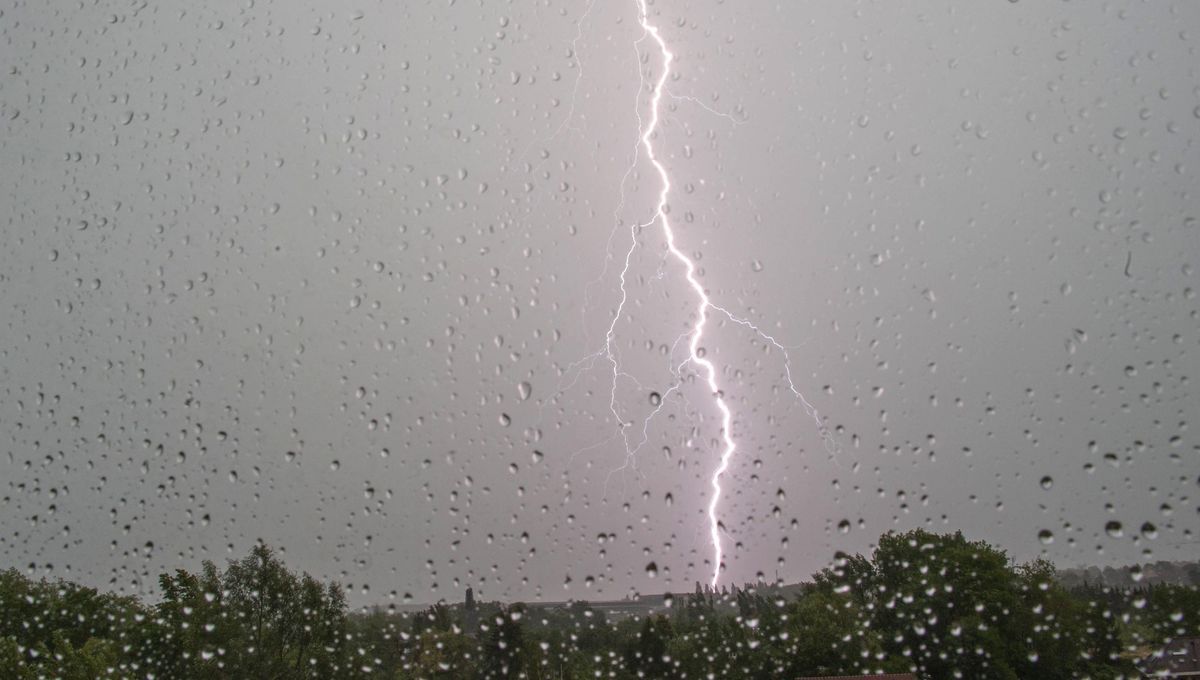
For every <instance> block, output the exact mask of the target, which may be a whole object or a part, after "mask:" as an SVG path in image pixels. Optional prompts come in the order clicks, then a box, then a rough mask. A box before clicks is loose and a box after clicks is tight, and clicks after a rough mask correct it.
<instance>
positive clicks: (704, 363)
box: [622, 0, 737, 588]
mask: <svg viewBox="0 0 1200 680" xmlns="http://www.w3.org/2000/svg"><path fill="white" fill-rule="evenodd" d="M637 4H638V23H640V24H641V26H642V30H644V31H645V32H646V35H648V36H650V37H651V38H653V39H654V42H655V43H656V44H657V45H658V49H659V51H660V52H661V53H662V71H661V73H659V75H658V81H657V82H656V83H654V89H653V91H652V92H653V93H652V95H651V97H650V121H649V123H648V124H647V125H646V126H645V127H644V128H643V130H642V134H641V146H642V148H643V149H644V150H645V152H646V158H647V160H649V161H650V164H651V165H653V166H654V169H655V171H657V172H658V176H659V179H660V180H662V188H661V189H660V190H659V192H658V204H657V205H656V206H655V208H654V219H653V220H652V222H658V223H659V224H660V225H662V231H663V237H664V238H665V239H666V241H667V251H668V252H669V253H670V254H671V256H672V257H674V258H675V259H676V260H678V261H679V263H680V264H682V265H683V267H684V270H685V272H686V274H685V278H686V279H687V282H688V285H689V286H691V288H692V290H693V291H694V292H695V293H696V298H697V303H696V317H697V320H696V326H695V328H693V329H692V332H691V337H690V338H689V340H688V354H689V357H688V358H689V360H690V361H691V363H693V364H694V365H696V366H699V367H700V369H701V371H702V372H703V374H704V379H705V381H706V382H707V383H708V390H709V392H710V393H711V394H712V397H713V400H714V401H715V402H716V404H717V410H719V411H720V412H721V444H722V446H721V458H720V462H719V463H718V464H717V467H716V468H715V469H714V470H713V473H712V477H710V478H709V484H710V485H711V486H712V498H711V499H710V500H709V502H708V529H709V538H710V540H712V549H713V575H712V586H713V587H714V588H715V587H716V586H717V582H718V581H719V580H720V578H721V567H722V564H723V559H724V551H723V549H722V546H721V531H720V528H721V522H720V520H719V519H718V518H717V506H718V505H719V504H720V502H721V492H722V489H721V476H722V475H724V474H725V471H726V470H728V469H729V462H730V460H731V459H732V458H733V454H734V452H735V451H737V443H736V442H734V440H733V412H732V411H731V410H730V409H729V404H728V403H726V401H725V396H724V394H723V393H722V392H721V387H720V385H718V384H717V367H716V366H715V365H714V364H713V362H712V361H711V360H709V359H708V358H706V357H705V356H704V355H702V354H701V353H700V341H701V340H703V338H704V327H705V326H706V325H707V324H708V313H709V311H710V310H712V309H713V304H712V301H711V300H709V298H708V293H706V292H705V291H704V286H702V285H700V282H699V281H698V280H696V263H695V262H692V259H691V258H690V257H688V256H687V255H685V254H684V253H683V251H681V250H679V247H678V246H677V245H676V243H675V230H674V229H673V228H672V227H671V220H670V218H668V217H667V212H666V207H667V197H668V196H670V194H671V177H670V175H668V174H667V169H666V168H665V167H663V164H662V162H660V161H659V160H658V154H657V153H655V150H654V143H653V141H652V139H653V137H654V132H655V131H656V130H657V129H658V122H659V104H660V103H661V102H662V97H663V89H664V87H665V85H666V84H667V78H669V77H670V75H671V62H673V61H674V60H675V55H674V54H672V53H671V50H670V49H669V48H668V47H667V41H666V40H664V39H663V37H662V34H661V33H660V32H659V30H658V26H656V25H654V24H653V23H651V21H650V12H649V9H648V8H647V6H646V0H637ZM625 261H626V264H627V265H628V262H629V258H628V257H626V260H625ZM622 289H624V286H622ZM622 302H624V300H622Z"/></svg>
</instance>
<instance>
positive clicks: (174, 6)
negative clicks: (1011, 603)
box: [0, 0, 1200, 603]
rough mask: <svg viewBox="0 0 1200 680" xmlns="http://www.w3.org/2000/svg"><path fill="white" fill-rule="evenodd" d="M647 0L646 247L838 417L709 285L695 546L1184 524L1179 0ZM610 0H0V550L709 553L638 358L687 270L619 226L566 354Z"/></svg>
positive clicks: (186, 559) (1190, 23) (586, 556)
mask: <svg viewBox="0 0 1200 680" xmlns="http://www.w3.org/2000/svg"><path fill="white" fill-rule="evenodd" d="M651 14H652V18H653V20H654V21H655V22H656V23H657V24H658V25H660V26H661V28H662V32H663V36H664V38H665V39H666V40H667V41H668V43H669V44H670V46H671V49H672V51H673V52H674V53H675V55H676V58H677V61H676V63H675V64H674V66H673V69H672V70H673V73H672V77H671V78H670V80H669V83H668V92H667V93H666V94H667V96H666V98H665V99H664V110H663V114H664V115H663V120H662V122H661V126H660V129H659V134H658V135H657V136H656V138H655V141H654V143H655V145H656V148H657V149H659V156H660V158H661V159H662V160H663V162H664V164H665V165H666V167H667V168H668V169H669V171H670V173H671V177H672V182H673V191H672V194H671V196H670V199H669V209H670V214H671V218H672V220H674V222H675V224H676V225H677V234H678V238H679V240H680V247H681V248H682V250H684V251H685V252H687V253H688V254H690V255H692V256H693V257H694V258H695V259H696V260H697V262H698V266H699V273H700V279H701V281H702V282H703V284H704V285H705V286H706V288H707V290H708V291H709V293H710V295H711V296H712V298H713V300H714V301H715V302H717V303H719V304H721V305H723V306H725V307H727V308H729V309H730V310H731V311H734V312H736V313H738V314H741V315H743V316H744V317H745V318H746V319H748V320H750V321H752V322H753V323H755V324H758V325H759V326H760V327H761V328H762V329H763V330H764V331H766V332H769V333H770V334H771V335H772V336H773V337H775V338H777V339H778V340H779V341H780V342H781V343H782V344H783V345H785V346H787V347H788V352H789V355H790V357H791V370H792V375H793V377H794V378H795V381H796V385H797V387H799V388H800V389H801V390H802V391H803V392H804V393H805V395H806V397H807V398H808V399H809V401H811V402H812V403H813V405H814V406H816V408H817V409H818V410H819V411H820V413H821V416H822V418H823V419H824V421H825V422H826V424H827V425H828V427H829V428H831V429H832V431H833V432H834V433H835V437H836V440H837V442H838V444H839V447H840V448H839V450H838V451H837V452H836V453H833V454H831V453H830V452H828V451H827V450H826V449H825V447H823V446H822V442H821V437H820V433H819V432H818V429H817V427H816V426H815V425H814V423H813V422H812V420H811V419H809V418H807V417H806V416H805V413H804V410H803V408H801V405H800V403H799V402H798V401H797V400H796V399H795V398H794V397H793V396H792V395H791V394H790V392H789V391H788V390H787V389H786V382H785V381H784V361H783V356H782V353H781V352H779V351H778V350H774V349H773V348H768V346H766V345H765V344H764V343H763V342H762V341H761V340H759V339H758V338H757V337H756V336H755V335H754V334H753V333H750V332H748V331H747V329H745V328H743V327H741V326H738V325H736V324H732V323H729V322H728V321H724V320H722V319H720V318H714V320H713V322H712V323H711V324H710V330H709V332H708V333H707V334H706V336H705V339H704V342H703V346H704V349H705V351H706V353H707V356H708V357H709V358H711V359H712V360H713V361H714V362H716V364H717V365H718V366H719V367H720V369H721V373H720V376H719V380H720V382H721V386H722V388H723V390H724V392H725V395H726V397H727V398H728V399H729V401H730V404H731V405H732V406H733V407H734V411H735V422H734V435H735V437H736V439H737V440H738V443H739V451H738V453H737V455H736V458H735V459H734V462H733V465H732V467H731V468H730V471H729V473H728V474H727V475H726V479H725V486H726V489H727V495H726V497H725V499H724V501H723V502H722V504H721V517H722V522H723V524H724V527H725V530H726V537H725V541H726V544H727V549H728V555H727V571H726V574H725V576H724V579H723V580H724V582H726V583H732V582H744V581H748V580H752V579H754V578H756V576H757V575H759V574H761V575H762V576H763V577H765V578H768V579H773V578H775V577H776V576H778V577H779V578H783V579H785V580H788V581H794V580H800V579H803V578H806V577H807V576H808V575H809V574H811V573H812V572H813V571H815V570H817V569H819V568H821V567H822V566H825V565H827V564H828V563H829V561H830V559H831V558H832V556H833V554H834V552H835V551H838V550H842V551H850V552H853V551H866V550H869V549H870V547H871V545H872V542H873V541H874V540H875V539H876V538H877V537H878V535H879V534H880V533H881V532H883V531H887V530H889V529H897V530H904V529H909V528H913V527H918V526H923V527H927V528H930V529H932V530H937V531H951V530H960V529H961V530H962V531H964V532H966V533H967V534H968V536H970V537H972V538H978V539H984V540H988V541H991V542H994V543H997V544H999V545H1001V546H1003V547H1004V548H1005V549H1007V550H1008V551H1009V552H1010V554H1011V555H1013V556H1014V557H1015V558H1018V559H1022V560H1024V559H1029V558H1031V557H1036V556H1039V555H1044V556H1046V557H1048V558H1050V559H1052V560H1054V561H1055V562H1056V563H1058V564H1059V565H1060V566H1071V565H1079V564H1112V563H1128V562H1134V561H1148V560H1157V559H1195V558H1197V557H1200V550H1198V549H1197V537H1196V533H1195V529H1196V526H1197V521H1196V519H1197V514H1196V513H1197V505H1196V503H1197V492H1198V491H1200V490H1198V489H1197V483H1198V480H1200V459H1198V453H1200V452H1198V447H1200V440H1197V437H1196V434H1195V430H1194V424H1195V423H1194V421H1195V416H1196V414H1197V413H1200V396H1198V393H1197V388H1196V386H1195V384H1194V381H1195V380H1196V377H1197V373H1198V371H1197V369H1198V368H1200V356H1198V351H1200V346H1198V345H1200V332H1198V330H1200V303H1198V302H1197V299H1196V294H1195V290H1196V288H1197V286H1198V282H1197V275H1196V267H1197V266H1200V261H1198V260H1200V227H1198V224H1197V219H1198V218H1200V204H1198V201H1197V196H1196V194H1195V192H1196V186H1197V179H1196V171H1197V168H1200V146H1198V142H1200V73H1198V66H1197V65H1198V64H1200V58H1198V56H1197V44H1198V41H1200V5H1198V4H1197V3H1195V2H1187V1H1182V0H1181V1H1177V2H1166V1H1164V2H1154V3H1145V2H1103V3H1100V2H1095V3H1085V2H1002V1H1000V0H995V1H992V2H983V3H969V4H964V3H961V2H954V1H951V0H945V1H943V0H927V1H925V2H820V3H818V2H757V1H752V0H747V1H745V2H719V1H715V0H707V1H704V2H699V1H694V0H693V1H685V0H679V1H677V2H676V1H672V0H656V1H655V2H653V3H652V4H651ZM636 19H637V17H636V4H635V2H634V0H597V2H595V3H594V4H593V5H591V9H590V11H589V5H588V4H587V3H586V2H585V1H583V0H577V1H574V0H573V1H571V2H561V1H544V2H505V3H502V2H478V1H476V2H470V1H467V0H450V1H446V0H442V1H439V2H430V3H425V2H412V3H408V2H364V3H361V4H358V5H354V4H347V3H340V2H339V3H334V2H316V1H309V2H286V3H285V2H263V1H261V0H246V1H243V2H238V3H216V4H215V5H214V6H212V7H202V6H197V5H196V4H195V3H190V2H178V1H154V0H146V1H139V2H133V3H110V2H94V3H86V4H79V3H63V2H38V3H25V2H19V3H13V4H9V5H7V6H5V7H3V9H0V62H2V63H4V64H5V71H4V73H3V74H2V75H0V130H2V133H0V159H2V163H0V205H3V219H4V232H3V233H4V247H3V248H2V249H0V317H2V319H3V321H0V329H2V330H0V436H2V437H3V451H2V455H0V566H16V567H20V568H28V569H31V570H32V571H33V573H36V574H48V575H57V576H63V577H67V578H73V579H78V580H82V581H85V582H88V583H93V584H97V585H107V586H108V587H112V588H115V589H119V590H122V591H126V592H142V593H152V592H153V590H152V589H153V578H154V576H155V575H156V574H157V573H158V572H159V571H161V570H164V569H170V568H175V567H184V568H188V569H196V568H198V567H199V563H200V560H202V559H214V560H215V561H217V562H223V560H225V559H226V558H232V557H237V556H241V555H243V554H244V553H245V552H246V551H247V550H248V549H249V547H250V546H251V545H253V543H254V542H255V541H257V540H260V539H261V540H264V541H266V542H268V543H269V544H271V545H273V546H276V547H278V548H280V549H281V550H283V551H284V552H285V554H286V559H287V561H288V562H289V563H290V564H291V565H292V566H293V567H296V568H298V569H303V570H306V571H309V572H311V573H313V574H314V575H319V576H322V577H326V578H336V579H338V580H340V581H342V582H343V583H346V584H349V586H350V590H351V598H352V601H353V602H355V603H369V602H387V601H388V600H389V598H396V600H397V601H399V600H400V599H402V598H404V597H405V596H411V597H412V598H413V599H414V600H416V601H420V602H427V601H431V600H435V599H438V598H443V597H444V598H447V599H455V598H457V597H459V593H460V591H461V589H462V588H465V587H466V585H474V586H475V587H476V589H477V590H479V591H481V593H482V594H483V596H484V597H486V598H503V599H531V598H545V599H565V598H570V597H576V598H609V597H621V596H624V595H627V594H629V593H632V592H638V591H641V592H649V591H654V592H658V591H662V590H674V591H680V590H690V589H691V588H692V587H693V584H694V583H695V582H696V581H707V580H708V577H709V573H710V564H709V562H708V561H709V560H710V559H711V551H710V546H709V545H708V525H707V521H706V519H705V517H704V514H703V513H704V508H705V506H706V504H707V502H708V498H709V497H708V475H709V474H710V472H711V470H712V467H713V465H714V464H715V456H716V453H717V451H718V446H717V440H718V437H719V431H718V424H719V423H718V420H717V414H716V411H715V409H714V408H713V405H712V401H711V399H710V396H709V395H708V394H706V390H705V389H704V388H703V387H702V385H700V384H698V383H699V382H700V381H697V380H696V379H695V376H694V371H691V370H686V371H685V372H684V377H685V379H684V380H683V383H682V385H681V387H680V389H678V390H677V391H674V392H670V393H669V394H668V390H669V389H670V387H671V386H672V384H673V382H672V381H673V376H672V371H671V368H672V366H673V365H674V364H675V363H677V360H678V359H679V358H680V355H679V350H678V348H676V349H675V350H674V352H673V351H672V344H673V343H674V342H675V340H676V338H678V337H679V335H680V334H681V333H684V332H686V331H687V330H688V329H689V328H690V324H692V323H694V322H695V316H694V314H693V312H694V309H695V304H694V303H695V301H694V299H693V297H692V296H691V292H690V291H689V290H688V289H687V288H686V286H685V285H684V281H683V278H682V274H683V272H682V270H681V269H680V268H679V267H678V266H677V265H676V264H675V263H673V262H671V261H670V260H666V259H665V258H664V254H665V251H664V246H663V240H662V235H661V232H660V231H659V230H658V229H657V227H647V228H645V229H641V230H640V231H637V239H638V241H637V248H636V249H635V250H634V253H633V256H632V258H631V261H630V270H629V274H628V277H627V281H628V285H627V290H628V293H629V297H628V302H627V305H626V307H625V314H624V315H623V316H622V318H621V319H620V320H619V321H618V323H617V324H615V325H614V327H613V332H614V345H613V346H614V348H615V349H616V351H617V352H619V355H620V357H621V360H622V370H623V371H624V372H626V373H627V374H628V375H629V377H623V378H622V379H621V380H619V381H618V382H617V385H616V389H615V391H614V390H613V387H612V372H611V370H612V369H611V367H610V366H609V365H608V363H607V362H606V361H605V360H604V359H603V358H599V359H598V358H596V355H595V352H597V350H599V349H600V348H602V347H603V344H604V336H605V331H606V329H607V328H608V326H609V324H610V322H611V319H612V315H613V313H614V311H615V309H616V306H617V303H618V301H619V299H620V295H619V290H618V288H617V278H616V273H617V268H618V267H617V266H618V264H619V263H620V262H621V260H622V259H623V257H624V253H625V251H626V249H627V248H628V247H629V244H630V241H629V239H630V234H631V230H630V228H629V227H630V225H632V224H636V223H639V222H645V221H647V220H648V219H649V218H650V217H651V216H652V214H653V205H654V200H655V197H656V195H657V192H658V190H659V188H660V185H659V183H658V177H657V176H656V175H655V173H653V172H652V168H651V167H650V166H649V165H648V164H647V162H646V159H645V157H644V156H639V157H637V159H636V162H635V156H634V153H635V150H636V149H635V145H636V142H637V134H638V132H637V131H638V127H637V126H638V124H639V116H641V119H642V120H645V118H646V116H647V114H648V110H647V108H646V105H647V101H648V100H647V94H648V91H646V90H645V89H644V88H643V87H642V84H641V81H640V79H639V73H641V74H643V75H644V76H645V77H646V82H650V81H652V80H653V77H656V75H657V74H658V73H659V72H660V71H659V69H660V68H661V66H660V62H659V55H658V54H657V52H656V50H655V49H654V46H653V44H652V43H651V42H650V41H648V40H644V39H642V37H643V36H642V35H641V31H640V29H639V27H638V24H637V20H636ZM639 40H640V42H639ZM627 171H628V174H626V173H627ZM623 177H624V178H625V181H624V184H622V178H623ZM622 187H623V190H622ZM589 357H591V358H589ZM689 376H690V377H689ZM652 392H658V393H660V394H668V396H667V398H666V401H665V403H664V407H663V410H662V411H661V412H660V413H659V414H658V416H657V418H656V419H654V420H653V421H651V423H650V425H649V426H648V427H647V429H646V441H645V445H644V446H642V447H641V448H640V449H639V450H638V452H637V455H636V457H635V458H634V459H633V462H634V465H631V466H629V467H628V468H627V469H624V470H618V468H619V467H620V466H622V464H623V462H625V455H624V452H623V446H622V445H621V444H620V443H619V438H615V437H614V436H615V435H616V434H617V432H618V429H617V419H616V418H614V416H613V415H612V413H611V411H610V397H611V395H613V394H615V398H616V404H617V409H618V412H619V413H620V414H621V418H622V419H626V420H628V421H630V422H632V423H634V424H635V426H634V427H632V428H630V430H629V431H630V432H632V433H633V435H635V436H634V440H635V441H640V439H641V423H642V422H643V419H644V418H645V417H646V416H647V415H648V414H649V413H650V411H651V410H652V409H653V408H654V407H653V405H652V399H651V393H652ZM650 564H653V565H655V567H656V569H655V570H648V569H647V566H648V565H650ZM651 571H654V572H655V573H651Z"/></svg>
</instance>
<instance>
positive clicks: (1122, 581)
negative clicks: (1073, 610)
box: [1058, 562, 1200, 588]
mask: <svg viewBox="0 0 1200 680" xmlns="http://www.w3.org/2000/svg"><path fill="white" fill-rule="evenodd" d="M1058 576H1059V581H1060V582H1062V584H1063V585H1064V586H1066V587H1068V588H1074V587H1076V586H1081V585H1083V584H1084V583H1087V584H1089V585H1093V586H1097V585H1098V586H1110V587H1115V588H1128V587H1131V586H1145V585H1161V584H1170V585H1180V586H1200V562H1154V563H1151V564H1141V565H1131V566H1126V567H1078V568H1075V569H1063V570H1061V571H1059V573H1058Z"/></svg>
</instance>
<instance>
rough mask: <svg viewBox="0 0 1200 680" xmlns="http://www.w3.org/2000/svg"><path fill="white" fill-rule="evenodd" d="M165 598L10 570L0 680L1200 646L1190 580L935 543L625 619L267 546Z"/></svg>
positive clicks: (950, 659)
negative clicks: (454, 592)
mask: <svg viewBox="0 0 1200 680" xmlns="http://www.w3.org/2000/svg"><path fill="white" fill-rule="evenodd" d="M159 584H160V587H161V591H162V600H161V601H159V602H157V603H155V604H149V603H145V602H142V601H139V600H138V599H137V598H133V597H128V596H118V595H114V594H111V593H103V592H99V591H97V590H95V589H92V588H87V587H84V586H80V585H78V584H75V583H71V582H68V581H62V580H58V581H47V580H40V581H34V580H31V579H29V578H27V577H25V576H24V575H22V574H21V573H19V572H18V571H16V570H13V569H10V570H8V571H5V572H0V677H3V678H14V679H19V680H26V679H33V678H70V679H74V678H80V679H82V678H88V679H91V678H101V677H103V678H204V679H210V678H211V679H225V678H256V679H268V678H275V679H291V678H360V677H361V678H388V679H392V680H409V679H416V678H464V679H473V678H480V679H482V678H504V679H515V678H530V679H535V680H542V679H549V678H564V679H565V678H592V677H606V678H621V679H623V678H629V679H632V678H709V677H720V678H777V677H800V676H814V675H839V674H852V673H876V672H912V673H915V674H916V675H917V676H918V677H919V678H922V679H924V680H934V679H941V678H960V677H961V678H979V679H984V678H1001V679H1016V678H1034V677H1036V678H1045V679H1048V680H1053V679H1056V678H1081V677H1088V678H1121V677H1136V670H1135V666H1134V663H1133V661H1134V659H1136V658H1137V657H1138V656H1140V655H1144V654H1146V653H1148V652H1150V651H1151V650H1153V649H1154V648H1156V647H1158V646H1160V645H1162V644H1163V643H1164V642H1165V641H1167V640H1170V639H1172V638H1175V637H1179V636H1188V635H1197V634H1200V592H1198V591H1197V589H1196V588H1195V587H1194V586H1182V585H1153V586H1138V587H1132V588H1113V587H1108V586H1099V585H1090V584H1086V583H1085V584H1082V585H1078V586H1076V587H1073V588H1070V589H1068V588H1066V587H1064V586H1063V585H1062V584H1061V583H1060V582H1059V580H1058V579H1057V578H1056V573H1055V570H1054V567H1053V565H1051V564H1050V563H1049V562H1046V561H1044V560H1036V561H1033V562H1029V563H1025V564H1014V563H1013V562H1012V561H1011V560H1010V559H1009V558H1008V557H1007V555H1006V554H1005V553H1004V552H1003V551H1002V550H999V549H998V548H995V547H993V546H991V545H988V544H987V543H984V542H981V541H969V540H967V539H966V538H964V537H963V536H962V534H961V533H955V534H935V533H930V532H926V531H923V530H915V531H910V532H907V533H900V534H897V533H888V534H885V535H884V536H882V537H881V538H880V540H879V545H878V548H877V549H876V550H875V551H874V552H873V553H872V554H871V555H870V556H864V555H852V556H849V555H840V556H838V558H837V560H836V562H835V564H834V566H833V567H831V568H828V569H825V570H822V571H821V572H820V573H818V574H816V575H814V580H813V581H812V582H811V583H806V584H802V585H801V586H800V587H799V588H795V587H790V588H782V587H778V586H755V587H741V588H733V589H732V590H729V591H726V592H714V591H712V590H711V589H708V588H704V587H701V586H699V585H697V587H696V589H695V590H694V591H693V592H690V593H687V594H681V595H674V596H672V595H667V596H666V597H665V599H664V606H663V607H662V608H661V609H660V611H659V612H658V613H655V614H652V615H646V616H628V617H623V618H619V619H614V618H613V617H610V616H608V615H606V614H605V612H603V611H601V610H598V609H595V608H593V607H592V606H590V605H588V604H587V603H584V602H576V603H573V604H570V605H564V606H545V605H538V604H530V605H524V604H519V603H518V604H503V603H498V602H482V603H478V604H475V603H471V605H470V606H466V607H464V606H463V605H457V604H456V605H447V604H444V603H443V604H438V605H434V606H432V607H430V608H428V609H426V610H425V611H422V612H420V613H417V614H401V613H397V612H395V611H389V610H386V609H372V610H365V611H361V612H355V613H351V612H350V611H349V610H348V607H347V604H346V600H345V597H344V595H343V593H342V590H341V588H340V586H338V585H337V584H336V583H321V582H319V581H317V580H315V579H313V578H312V577H310V576H308V575H307V574H303V575H297V574H295V573H293V572H291V571H290V570H288V569H287V568H286V566H285V565H284V564H283V563H282V561H281V560H280V559H279V556H278V555H277V554H276V553H275V552H273V551H272V550H271V549H270V548H268V547H266V546H261V545H260V546H258V547H256V548H254V549H253V550H252V551H251V553H250V554H249V555H247V556H246V557H245V558H243V559H241V560H238V561H233V562H230V563H229V564H228V565H227V566H226V567H225V569H224V570H222V569H220V568H218V567H217V566H216V565H215V564H213V563H211V562H205V563H204V564H203V567H202V569H201V571H200V572H199V573H196V574H193V573H190V572H188V571H185V570H182V569H181V570H177V571H175V572H174V573H173V574H163V575H161V576H160V577H159Z"/></svg>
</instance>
